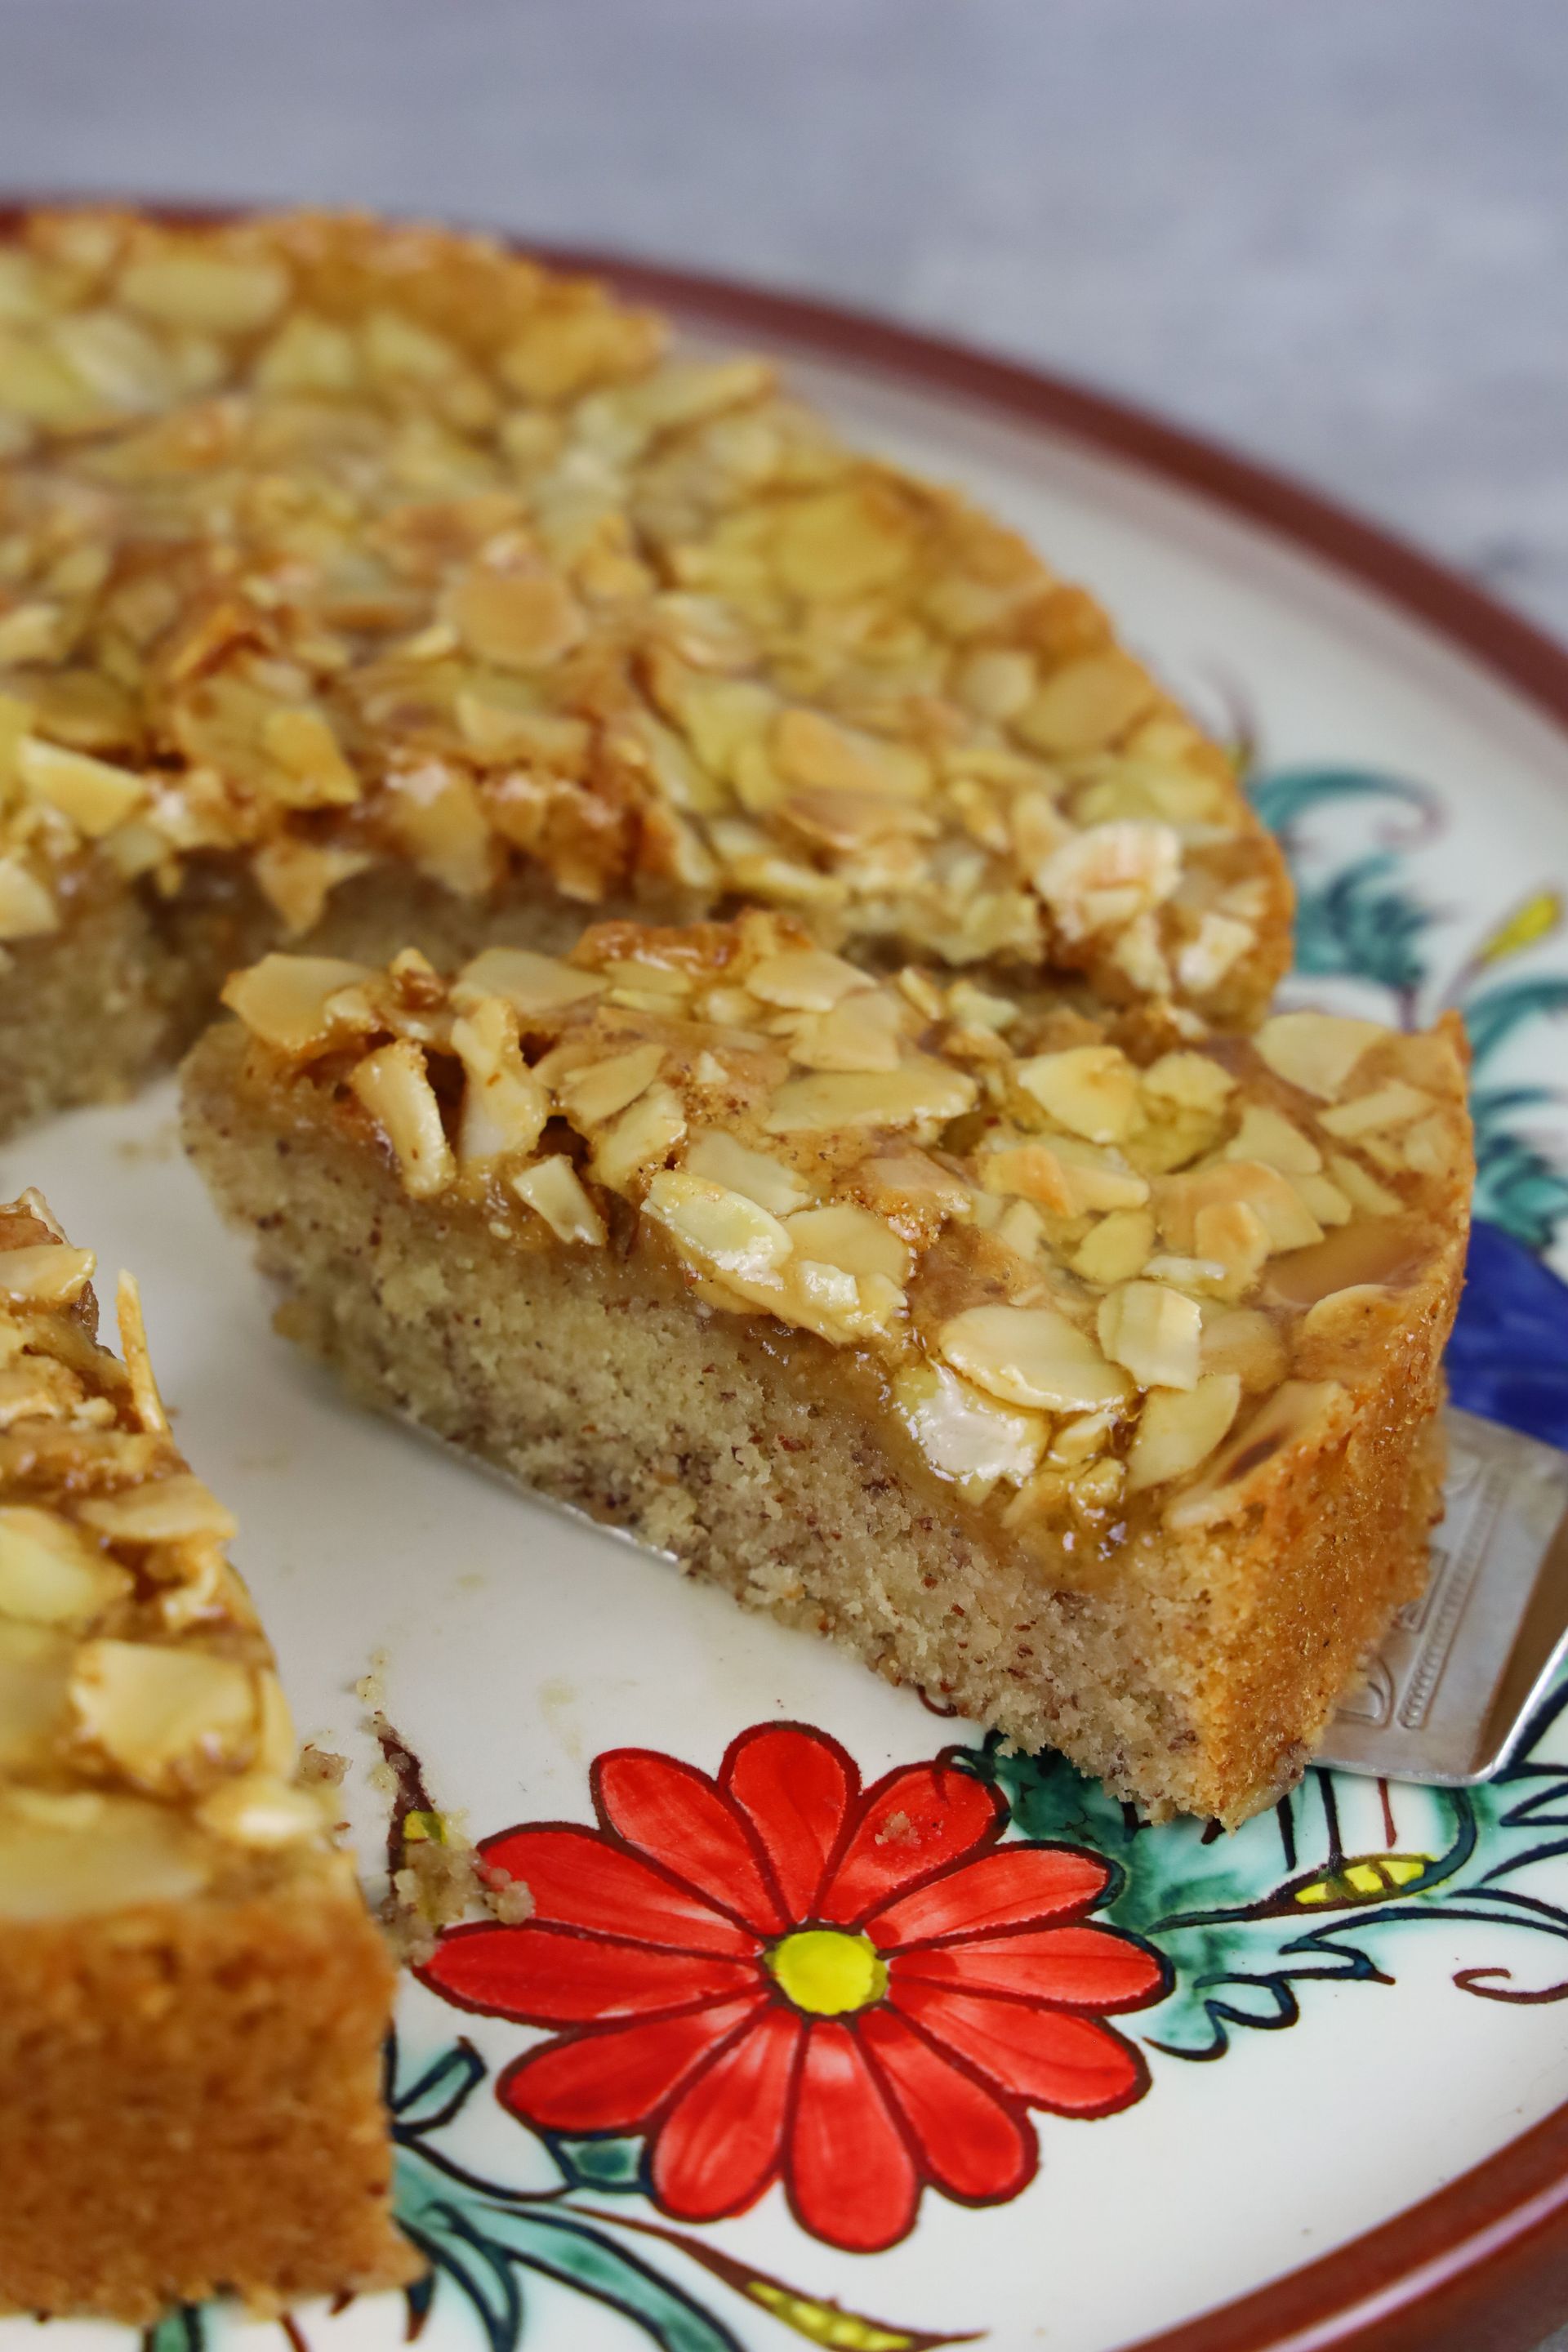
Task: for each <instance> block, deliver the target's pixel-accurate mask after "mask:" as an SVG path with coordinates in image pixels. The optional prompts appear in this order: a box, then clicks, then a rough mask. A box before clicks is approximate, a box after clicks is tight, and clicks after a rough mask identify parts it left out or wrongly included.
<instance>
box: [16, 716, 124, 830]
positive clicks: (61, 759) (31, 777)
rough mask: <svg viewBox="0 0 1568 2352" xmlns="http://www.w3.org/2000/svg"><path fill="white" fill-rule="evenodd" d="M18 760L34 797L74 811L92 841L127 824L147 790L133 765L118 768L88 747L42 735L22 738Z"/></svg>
mask: <svg viewBox="0 0 1568 2352" xmlns="http://www.w3.org/2000/svg"><path fill="white" fill-rule="evenodd" d="M16 773H17V774H18V775H19V776H20V778H21V779H22V782H23V783H24V784H26V788H27V790H28V791H29V792H30V793H32V794H33V796H34V798H35V799H36V800H40V801H47V803H48V804H49V806H50V807H51V808H58V810H59V811H60V813H61V814H62V815H65V816H68V817H69V819H70V821H71V823H72V824H74V825H75V826H76V828H77V831H78V832H79V833H83V834H85V835H87V837H88V839H89V841H96V839H97V838H98V836H99V835H100V834H101V833H108V832H109V831H110V829H111V827H113V826H114V825H117V824H122V823H123V822H124V820H125V818H126V817H128V816H129V815H130V814H131V812H132V809H134V808H137V807H139V806H140V804H141V803H142V801H143V800H144V799H145V798H146V795H147V787H146V785H145V783H144V782H143V781H142V778H141V777H140V776H138V775H134V774H132V771H131V770H130V769H129V768H117V767H115V766H113V765H112V764H111V763H110V761H107V760H95V759H93V758H91V757H90V755H89V753H87V752H85V751H65V750H63V749H62V748H61V746H60V745H59V744H58V743H46V742H45V741H44V740H42V738H41V737H39V736H37V735H25V736H24V737H23V738H22V740H21V741H20V742H19V743H18V744H17V746H16Z"/></svg>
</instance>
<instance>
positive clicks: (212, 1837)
mask: <svg viewBox="0 0 1568 2352" xmlns="http://www.w3.org/2000/svg"><path fill="white" fill-rule="evenodd" d="M93 1271H94V1262H93V1258H92V1254H91V1253H90V1252H89V1251H88V1250H85V1249H81V1248H77V1247H74V1246H72V1244H70V1243H69V1242H68V1240H67V1238H66V1236H65V1234H63V1233H62V1232H61V1231H60V1229H59V1226H58V1223H56V1221H55V1219H54V1218H53V1216H52V1215H51V1213H50V1212H49V1210H48V1208H47V1204H46V1203H45V1202H44V1201H43V1200H42V1198H41V1197H40V1196H39V1195H38V1194H37V1193H27V1194H24V1195H23V1196H22V1198H21V1199H20V1200H19V1201H17V1202H13V1203H11V1204H9V1205H8V1206H5V1207H4V1208H0V1356H3V1361H0V1395H3V1399H4V1406H5V1415H4V1426H3V1428H0V2112H3V2113H4V2116H5V2141H6V2147H7V2150H8V2151H9V2153H10V2155H11V2156H12V2157H13V2158H22V2159H23V2160H20V2161H14V2162H11V2163H8V2164H7V2166H6V2168H5V2197H4V2199H3V2200H0V2308H5V2309H11V2310H16V2311H21V2312H31V2313H35V2314H37V2315H50V2316H54V2315H59V2316H64V2315H82V2316H98V2317H105V2318H112V2319H118V2320H121V2321H128V2322H132V2323H142V2324H146V2323H150V2322H152V2321H153V2320H155V2319H156V2318H157V2317H158V2315H159V2314H160V2313H161V2312H162V2311H163V2310H164V2309H165V2308H168V2307H170V2306H172V2305H178V2304H184V2303H197V2302H200V2301H203V2300H205V2298H207V2297H208V2296H210V2295H212V2294H217V2293H219V2292H225V2291H230V2292H234V2293H236V2294H239V2295H240V2296H242V2297H243V2298H244V2299H245V2300H246V2301H247V2303H248V2304H250V2305H253V2306H254V2307H256V2308H258V2309H262V2310H277V2309H279V2308H281V2307H282V2306H283V2305H287V2304H289V2303H291V2302H294V2301H297V2300H299V2299H300V2298H302V2297H304V2296H308V2295H314V2294H338V2293H350V2294H352V2293H363V2292H369V2291H372V2290H374V2289H377V2288H381V2287H387V2286H393V2285H398V2284H405V2283H406V2282H407V2281H408V2280H409V2279H411V2278H412V2277H414V2276H415V2275H416V2274H417V2273H418V2271H419V2269H420V2268H421V2264H420V2263H419V2260H418V2258H417V2257H416V2254H415V2252H414V2251H413V2249H412V2248H411V2247H410V2246H408V2245H407V2244H406V2242H405V2241H404V2240H403V2238H402V2237H401V2236H400V2234H399V2233H398V2231H397V2230H396V2227H395V2223H394V2221H393V2219H392V2213H391V2206H390V2185H391V2177H392V2147H391V2140H390V2133H389V2125H388V2118H387V2115H386V2111H385V2107H384V2098H383V2085H382V2073H383V2063H384V2061H383V2047H384V2040H385V2035H386V2032H387V2029H388V2025H389V2022H390V2017H391V2010H392V2000H393V1993H394V1990H395V1969H394V1967H393V1963H392V1959H391V1956H390V1954H389V1952H388V1950H387V1948H386V1944H385V1941H384V1937H382V1935H381V1933H380V1931H379V1930H378V1929H377V1927H375V1926H374V1923H373V1922H372V1920H371V1918H370V1916H369V1915H368V1913H367V1911H366V1909H365V1906H364V1902H363V1897H362V1895H361V1893H360V1890H359V1887H358V1885H357V1883H356V1880H355V1876H354V1871H353V1860H352V1857H351V1856H350V1854H349V1853H347V1852H345V1851H344V1850H342V1847H341V1846H340V1845H339V1843H338V1842H337V1836H336V1833H335V1825H334V1816H335V1812H336V1810H337V1801H336V1799H335V1797H334V1795H333V1793H332V1790H331V1784H330V1780H328V1779H327V1778H326V1777H325V1776H321V1775H315V1776H313V1775H312V1773H311V1772H310V1769H308V1767H307V1765H305V1764H303V1763H302V1762H301V1759H300V1756H299V1754H298V1751H297V1749H296V1745H295V1739H294V1734H293V1730H292V1727H291V1725H290V1721H289V1710H288V1706H287V1704H286V1702H285V1700H284V1697H283V1695H282V1692H281V1689H280V1687H279V1683H278V1679H277V1675H276V1672H275V1670H274V1663H273V1658H272V1653H271V1650H270V1648H269V1646H268V1643H267V1640H266V1637H265V1635H264V1633H262V1631H261V1629H260V1627H259V1625H258V1622H257V1618H256V1615H255V1612H254V1609H253V1607H252V1605H251V1602H250V1600H249V1597H248V1595H247V1592H246V1591H245V1588H244V1586H243V1585H242V1584H241V1582H240V1580H239V1579H238V1577H237V1574H236V1573H235V1570H233V1568H232V1567H231V1566H230V1564H229V1561H228V1558H227V1550H226V1547H227V1543H228V1540H229V1538H231V1537H232V1536H233V1534H234V1531H235V1528H234V1521H233V1519H232V1517H230V1515H229V1513H228V1512H227V1511H226V1508H225V1507H224V1506H223V1505H222V1504H221V1503H219V1502H218V1501H217V1499H216V1497H215V1496H213V1494H212V1493H211V1492H210V1490H209V1489H208V1488H207V1487H206V1486H205V1485H204V1484H203V1483H202V1482H201V1481H200V1479H198V1478H197V1477H195V1475H192V1473H191V1472H190V1471H189V1469H188V1468H187V1466H186V1465H185V1463H184V1458H183V1456H182V1455H181V1454H180V1453H179V1451H178V1449H177V1448H176V1446H175V1444H174V1440H173V1437H172V1435H171V1433H170V1428H169V1423H168V1418H167V1415H166V1413H165V1412H164V1409H163V1404H162V1402H161V1400H160V1398H159V1395H158V1391H157V1386H156V1383H155V1381H154V1379H153V1372H152V1368H151V1363H150V1360H149V1357H148V1353H147V1347H146V1340H145V1337H144V1333H143V1330H142V1317H141V1308H140V1303H139V1299H138V1296H137V1292H136V1289H135V1286H134V1284H133V1283H132V1281H131V1280H130V1278H129V1277H128V1276H122V1277H121V1285H120V1293H119V1308H120V1328H121V1347H122V1349H123V1359H124V1360H123V1361H121V1360H119V1359H117V1358H115V1357H114V1356H113V1355H112V1354H110V1351H109V1350H108V1349H106V1348H104V1347H102V1346H101V1345H100V1343H99V1341H98V1339H97V1337H96V1321H97V1312H96V1305H95V1301H94V1297H93V1293H92V1290H91V1287H90V1278H91V1276H92V1273H93Z"/></svg>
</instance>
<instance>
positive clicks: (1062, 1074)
mask: <svg viewBox="0 0 1568 2352" xmlns="http://www.w3.org/2000/svg"><path fill="white" fill-rule="evenodd" d="M1016 1077H1017V1080H1018V1084H1019V1085H1020V1086H1021V1087H1024V1088H1025V1089H1026V1092H1027V1093H1029V1094H1031V1095H1033V1096H1034V1097H1035V1100H1036V1101H1037V1103H1038V1104H1039V1105H1040V1106H1041V1108H1043V1109H1044V1110H1045V1111H1046V1112H1047V1114H1048V1116H1049V1117H1050V1118H1054V1119H1055V1120H1056V1121H1057V1123H1058V1126H1061V1127H1065V1128H1066V1129H1068V1132H1069V1133H1070V1134H1073V1135H1080V1136H1082V1137H1083V1139H1085V1141H1086V1142H1089V1143H1121V1141H1123V1140H1124V1139H1125V1138H1126V1136H1127V1134H1128V1131H1129V1129H1131V1125H1132V1122H1133V1120H1134V1119H1135V1118H1136V1117H1137V1115H1138V1075H1137V1072H1136V1071H1135V1070H1134V1069H1133V1067H1132V1065H1131V1062H1130V1061H1129V1060H1128V1059H1127V1056H1126V1055H1125V1054H1123V1053H1121V1052H1120V1051H1119V1049H1118V1048H1117V1047H1116V1046H1114V1045H1075V1046H1071V1047H1069V1048H1068V1051H1067V1052H1065V1053H1060V1054H1037V1055H1034V1056H1033V1058H1032V1059H1031V1060H1029V1061H1026V1062H1020V1063H1019V1064H1018V1065H1017V1069H1016Z"/></svg>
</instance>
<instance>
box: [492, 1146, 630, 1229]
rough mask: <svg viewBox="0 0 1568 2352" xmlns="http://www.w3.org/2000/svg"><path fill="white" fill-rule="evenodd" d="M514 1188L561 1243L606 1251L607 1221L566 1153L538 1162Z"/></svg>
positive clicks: (521, 1175) (525, 1170)
mask: <svg viewBox="0 0 1568 2352" xmlns="http://www.w3.org/2000/svg"><path fill="white" fill-rule="evenodd" d="M511 1187H512V1190H513V1192H516V1194H517V1196H518V1198H519V1199H520V1200H521V1201H524V1202H527V1204H528V1206H529V1207H530V1208H531V1209H532V1210H535V1211H536V1212H537V1213H538V1214H539V1215H540V1216H542V1218H543V1220H544V1222H545V1223H546V1224H547V1225H548V1226H549V1228H550V1230H551V1232H552V1234H554V1235H555V1238H556V1240H557V1241H559V1242H587V1243H589V1244H591V1245H592V1246H593V1247H594V1248H595V1249H602V1248H603V1247H604V1244H605V1240H606V1238H607V1236H606V1234H605V1221H604V1219H603V1218H602V1217H601V1216H600V1214H599V1212H598V1211H597V1209H596V1208H595V1206H594V1203H593V1202H592V1201H591V1200H590V1199H589V1198H588V1195H587V1193H586V1192H584V1189H583V1185H582V1181H581V1179H580V1178H579V1176H578V1174H577V1171H576V1170H575V1169H574V1167H573V1165H572V1162H571V1161H570V1160H568V1159H567V1157H566V1155H565V1153H564V1152H557V1153H555V1154H554V1155H553V1156H552V1158H550V1159H548V1160H535V1161H534V1163H533V1166H532V1167H531V1168H523V1169H520V1170H519V1171H518V1172H517V1174H516V1175H514V1176H513V1177H512V1178H511Z"/></svg>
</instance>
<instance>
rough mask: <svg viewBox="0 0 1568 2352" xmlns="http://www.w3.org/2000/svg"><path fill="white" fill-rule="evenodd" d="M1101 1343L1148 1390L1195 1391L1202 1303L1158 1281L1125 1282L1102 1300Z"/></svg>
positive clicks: (1113, 1360)
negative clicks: (1193, 1389)
mask: <svg viewBox="0 0 1568 2352" xmlns="http://www.w3.org/2000/svg"><path fill="white" fill-rule="evenodd" d="M1096 1328H1097V1329H1098V1332H1099V1335H1100V1347H1101V1348H1102V1349H1103V1350H1104V1352H1105V1354H1106V1356H1107V1358H1108V1359H1109V1360H1110V1362H1112V1363H1115V1364H1121V1365H1124V1366H1125V1367H1126V1369H1127V1370H1128V1371H1130V1372H1131V1375H1132V1377H1133V1379H1134V1380H1135V1381H1137V1383H1138V1385H1139V1387H1140V1388H1142V1389H1152V1388H1162V1389H1190V1388H1193V1387H1195V1385H1196V1383H1197V1378H1198V1344H1199V1340H1200V1339H1201V1337H1202V1332H1203V1318H1202V1316H1201V1314H1200V1312H1199V1309H1198V1305H1197V1301H1196V1300H1195V1299H1193V1298H1186V1297H1183V1296H1182V1295H1181V1294H1180V1293H1179V1292H1177V1291H1173V1290H1168V1289H1167V1288H1165V1286H1163V1284H1161V1283H1158V1282H1124V1283H1122V1284H1121V1286H1120V1287H1119V1288H1118V1289H1115V1290H1112V1291H1110V1292H1108V1293H1107V1295H1106V1297H1103V1298H1102V1299H1101V1300H1100V1312H1099V1315H1098V1318H1097V1320H1096Z"/></svg>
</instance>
